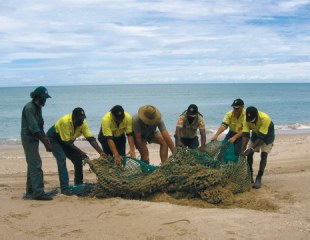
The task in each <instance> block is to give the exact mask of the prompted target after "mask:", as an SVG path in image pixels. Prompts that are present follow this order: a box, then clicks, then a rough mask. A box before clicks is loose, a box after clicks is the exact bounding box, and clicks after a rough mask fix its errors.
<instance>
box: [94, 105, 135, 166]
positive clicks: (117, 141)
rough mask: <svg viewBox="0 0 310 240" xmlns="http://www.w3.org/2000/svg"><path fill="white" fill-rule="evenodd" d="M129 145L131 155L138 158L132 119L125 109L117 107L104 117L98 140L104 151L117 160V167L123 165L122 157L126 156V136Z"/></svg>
mask: <svg viewBox="0 0 310 240" xmlns="http://www.w3.org/2000/svg"><path fill="white" fill-rule="evenodd" d="M125 135H126V136H127V139H128V144H129V148H130V150H129V154H130V156H131V157H136V154H135V143H134V138H133V132H132V118H131V116H130V115H129V113H127V112H125V111H124V109H123V107H122V106H120V105H115V106H114V107H112V109H111V110H110V111H109V112H107V113H106V114H105V115H104V116H103V117H102V122H101V128H100V132H99V134H98V140H99V142H100V143H101V146H102V149H103V151H104V152H105V153H106V154H107V155H111V156H113V157H114V158H115V163H116V165H118V166H120V165H121V163H122V159H123V158H122V156H125V155H126V136H125Z"/></svg>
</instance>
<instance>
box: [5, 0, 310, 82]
mask: <svg viewBox="0 0 310 240" xmlns="http://www.w3.org/2000/svg"><path fill="white" fill-rule="evenodd" d="M309 43H310V0H281V1H271V0H270V1H267V0H259V1H258V0H253V1H250V0H244V1H240V0H236V1H231V0H223V1H221V0H214V1H208V0H205V1H203V0H198V1H197V0H188V1H175V0H164V1H156V0H150V1H143V0H124V1H118V0H111V1H99V0H52V1H51V0H48V1H45V0H23V1H21V0H10V1H5V0H0V86H1V87H3V86H37V85H46V86H49V85H71V84H82V85H83V84H138V83H208V82H219V83H221V82H310V44H309Z"/></svg>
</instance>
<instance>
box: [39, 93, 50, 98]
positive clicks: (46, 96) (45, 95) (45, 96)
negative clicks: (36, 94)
mask: <svg viewBox="0 0 310 240" xmlns="http://www.w3.org/2000/svg"><path fill="white" fill-rule="evenodd" d="M41 97H43V98H45V99H47V98H52V97H51V96H50V95H48V94H47V93H44V94H42V95H41Z"/></svg>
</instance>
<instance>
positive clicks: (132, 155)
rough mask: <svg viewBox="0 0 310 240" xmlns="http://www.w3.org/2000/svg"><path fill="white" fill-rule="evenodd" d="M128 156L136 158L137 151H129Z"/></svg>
mask: <svg viewBox="0 0 310 240" xmlns="http://www.w3.org/2000/svg"><path fill="white" fill-rule="evenodd" d="M127 155H129V156H130V157H132V158H135V157H136V152H135V151H129V152H128V153H127Z"/></svg>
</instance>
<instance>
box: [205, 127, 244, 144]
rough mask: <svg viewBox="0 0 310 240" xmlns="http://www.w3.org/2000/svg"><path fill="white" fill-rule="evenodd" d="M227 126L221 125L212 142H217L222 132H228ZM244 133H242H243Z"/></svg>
mask: <svg viewBox="0 0 310 240" xmlns="http://www.w3.org/2000/svg"><path fill="white" fill-rule="evenodd" d="M226 128H227V127H226V126H225V125H224V124H221V126H220V127H219V128H218V130H217V131H216V133H215V134H214V136H213V137H212V138H211V141H212V142H213V141H217V138H218V137H219V136H220V134H221V133H222V132H224V131H225V130H226ZM241 133H242V131H241Z"/></svg>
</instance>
